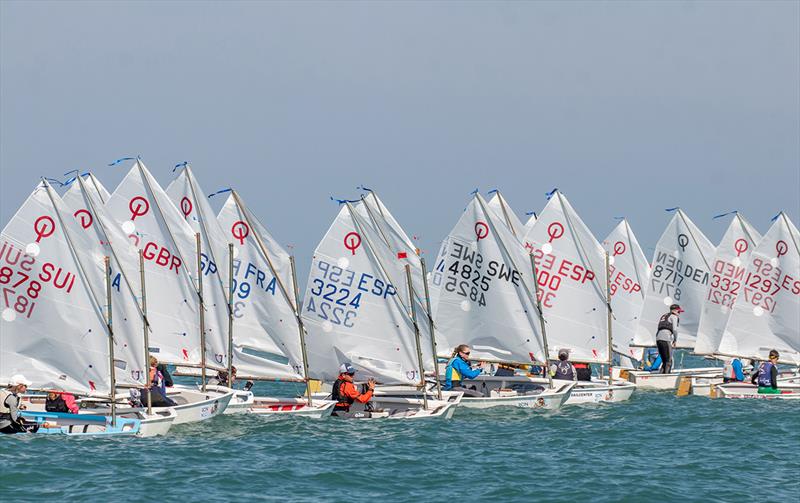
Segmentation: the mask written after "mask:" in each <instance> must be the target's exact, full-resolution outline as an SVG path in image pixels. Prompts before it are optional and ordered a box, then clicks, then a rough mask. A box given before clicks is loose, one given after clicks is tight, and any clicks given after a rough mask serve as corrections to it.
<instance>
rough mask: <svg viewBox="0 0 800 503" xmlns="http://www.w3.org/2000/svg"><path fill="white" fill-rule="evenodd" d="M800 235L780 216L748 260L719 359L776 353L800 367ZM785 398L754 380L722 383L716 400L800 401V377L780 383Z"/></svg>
mask: <svg viewBox="0 0 800 503" xmlns="http://www.w3.org/2000/svg"><path fill="white" fill-rule="evenodd" d="M798 243H800V232H798V230H797V227H795V225H794V223H792V221H791V220H789V217H788V216H787V215H786V214H785V213H783V212H781V213H780V214H779V215H778V216H777V217H776V219H775V223H773V224H772V226H771V227H770V229H769V231H767V233H766V234H765V235H764V237H763V238H762V239H761V240H760V242H759V244H758V245H757V246H756V247H755V249H754V250H753V251H752V253H751V254H750V256H749V257H748V258H747V260H746V261H744V264H745V265H746V268H747V272H746V274H745V275H744V278H743V280H742V282H741V287H740V292H739V294H738V296H737V298H736V302H734V304H733V309H732V312H731V314H730V318H729V319H728V323H727V325H726V326H725V330H724V332H723V334H722V338H721V340H720V343H719V347H718V348H716V349H715V351H714V352H715V353H716V354H718V355H725V356H730V357H737V358H752V359H755V360H761V361H766V360H767V359H768V356H769V352H770V350H772V349H775V350H778V352H779V353H780V359H779V363H784V364H789V365H792V366H795V367H800V323H798V320H800V248H799V247H798ZM778 387H779V389H780V390H781V393H780V394H775V395H768V394H759V393H758V387H757V386H755V385H753V384H750V383H749V382H733V383H728V384H719V385H716V386H714V387H712V389H711V396H712V397H721V398H768V399H800V375H798V373H797V372H795V373H794V375H792V376H789V377H787V378H784V379H779V384H778Z"/></svg>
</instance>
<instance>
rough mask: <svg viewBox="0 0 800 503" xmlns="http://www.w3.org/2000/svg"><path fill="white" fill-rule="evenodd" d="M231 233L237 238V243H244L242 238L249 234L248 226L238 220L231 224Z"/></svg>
mask: <svg viewBox="0 0 800 503" xmlns="http://www.w3.org/2000/svg"><path fill="white" fill-rule="evenodd" d="M231 235H232V236H233V237H235V238H236V239H238V240H239V244H240V245H243V244H244V238H246V237H247V236H249V235H250V226H249V225H247V224H246V223H245V222H243V221H241V220H239V221H237V222H234V223H233V225H232V226H231Z"/></svg>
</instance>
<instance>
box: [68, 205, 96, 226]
mask: <svg viewBox="0 0 800 503" xmlns="http://www.w3.org/2000/svg"><path fill="white" fill-rule="evenodd" d="M72 216H73V217H75V219H76V220H77V221H78V223H79V224H81V227H83V228H84V229H88V228H89V227H90V226H91V225H92V222H94V219H93V218H92V214H91V213H89V211H88V210H78V211H76V212H75V213H73V214H72Z"/></svg>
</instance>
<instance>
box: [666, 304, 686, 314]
mask: <svg viewBox="0 0 800 503" xmlns="http://www.w3.org/2000/svg"><path fill="white" fill-rule="evenodd" d="M673 309H677V310H678V312H679V313H682V312H683V309H681V306H680V305H679V304H672V305H671V306H669V310H670V311H672V310H673Z"/></svg>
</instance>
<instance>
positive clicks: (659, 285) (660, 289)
mask: <svg viewBox="0 0 800 503" xmlns="http://www.w3.org/2000/svg"><path fill="white" fill-rule="evenodd" d="M714 254H715V248H714V245H712V244H711V242H710V241H709V240H708V238H707V237H705V235H704V234H703V233H702V232H701V231H700V229H699V228H698V227H697V226H696V225H695V224H694V223H693V222H692V221H691V220H689V217H688V216H686V213H684V212H683V210H681V209H680V208H678V209H676V210H675V215H674V216H673V217H672V220H670V222H669V225H667V228H666V230H664V233H663V234H662V235H661V238H660V239H659V240H658V244H656V250H655V254H654V255H653V261H652V263H651V264H650V265H651V268H652V269H651V271H650V281H648V283H647V288H646V289H645V299H644V307H643V308H642V314H641V316H640V317H639V326H638V327H637V328H636V336H635V337H634V342H635V343H636V345H637V346H655V344H656V331H657V330H656V329H657V328H658V320H659V318H660V317H661V316H662V315H664V314H665V313H667V312H669V306H670V305H671V304H680V306H681V308H682V309H683V310H684V312H683V313H682V314H681V316H680V325H679V326H678V327H677V330H676V335H677V337H678V347H679V348H693V347H694V343H695V339H696V335H697V327H698V325H699V323H700V314H701V313H702V311H703V302H704V299H705V296H706V290H707V289H708V285H709V284H710V282H711V270H712V269H711V263H712V262H713V260H714Z"/></svg>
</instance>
